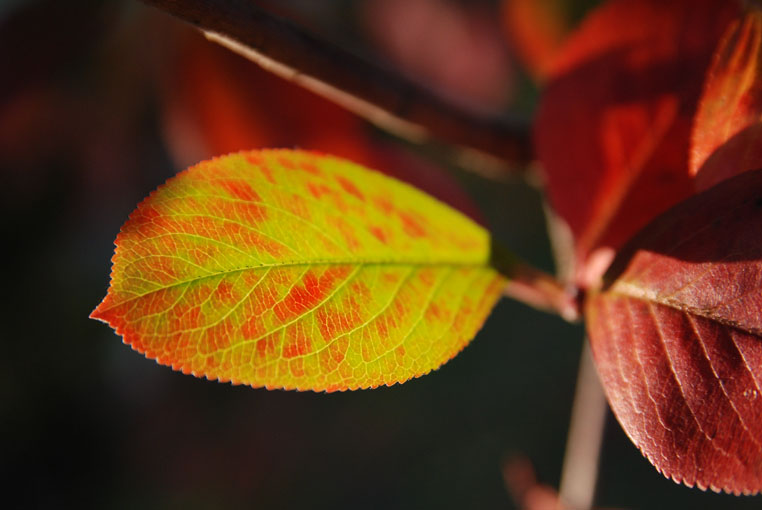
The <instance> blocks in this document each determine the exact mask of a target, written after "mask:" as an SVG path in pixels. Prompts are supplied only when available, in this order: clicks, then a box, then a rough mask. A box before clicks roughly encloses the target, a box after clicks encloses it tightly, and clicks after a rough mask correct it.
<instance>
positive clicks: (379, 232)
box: [368, 226, 389, 244]
mask: <svg viewBox="0 0 762 510" xmlns="http://www.w3.org/2000/svg"><path fill="white" fill-rule="evenodd" d="M368 231H370V233H371V234H373V236H374V237H375V238H376V239H378V240H379V241H381V242H382V243H384V244H389V238H388V237H387V236H386V232H385V231H384V229H382V228H381V227H376V226H371V227H368Z"/></svg>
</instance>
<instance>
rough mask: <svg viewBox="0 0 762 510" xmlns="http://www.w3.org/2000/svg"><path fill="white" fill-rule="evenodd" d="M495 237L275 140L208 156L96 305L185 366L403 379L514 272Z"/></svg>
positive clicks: (353, 383)
mask: <svg viewBox="0 0 762 510" xmlns="http://www.w3.org/2000/svg"><path fill="white" fill-rule="evenodd" d="M489 243H490V240H489V236H488V234H487V232H486V231H484V230H483V229H482V228H481V227H479V226H478V225H476V224H474V223H473V222H471V221H470V220H468V219H467V218H465V217H464V216H462V215H461V214H459V213H457V212H456V211H454V210H451V209H449V208H448V207H447V206H445V205H444V204H442V203H440V202H437V201H436V200H434V199H432V198H430V197H428V196H426V195H425V194H423V193H421V192H419V191H417V190H415V189H413V188H411V187H409V186H406V185H404V184H402V183H399V182H397V181H394V180H392V179H389V178H387V177H384V176H382V175H381V174H378V173H375V172H372V171H369V170H367V169H364V168H362V167H359V166H357V165H355V164H352V163H349V162H347V161H345V160H340V159H337V158H333V157H329V156H321V155H317V154H313V153H307V152H301V151H286V150H280V151H278V150H265V151H252V152H243V153H238V154H233V155H230V156H225V157H222V158H218V159H214V160H210V161H206V162H203V163H201V164H199V165H197V166H195V167H192V168H190V169H189V170H187V171H185V172H183V173H181V174H180V175H178V176H177V177H175V178H173V179H170V180H169V181H168V182H167V183H166V184H165V185H164V186H162V187H161V188H159V189H158V190H157V191H155V192H154V193H152V194H151V196H150V197H148V198H147V199H146V200H145V201H144V202H143V203H141V204H140V206H139V207H138V209H137V210H136V211H135V212H134V213H133V214H132V215H131V216H130V219H129V221H128V222H127V223H126V224H125V225H124V227H123V228H122V231H121V233H120V234H119V236H118V237H117V240H116V245H117V248H116V254H115V255H114V266H113V269H112V280H111V287H110V289H109V292H108V295H107V296H106V298H105V299H104V300H103V302H102V303H101V304H100V305H99V306H98V308H97V309H96V310H95V311H94V312H93V314H92V317H93V318H96V319H100V320H102V321H104V322H107V323H108V324H110V325H111V326H112V327H114V329H115V330H116V332H117V333H118V334H120V335H122V336H123V338H124V341H125V342H126V343H127V344H130V345H131V346H132V347H133V348H134V349H136V350H138V351H139V352H142V353H144V354H145V355H146V356H147V357H149V358H154V359H156V360H157V361H158V362H159V363H162V364H165V365H171V366H172V367H173V368H174V369H176V370H182V371H183V372H184V373H192V374H194V375H197V376H202V375H203V376H206V377H207V378H209V379H217V380H220V381H232V382H233V383H235V384H239V383H240V384H248V385H251V386H254V387H259V386H266V387H268V388H281V387H282V388H288V389H292V388H293V389H313V390H327V391H333V390H343V389H355V388H368V387H375V386H379V385H381V384H393V383H397V382H403V381H405V380H407V379H409V378H411V377H416V376H419V375H422V374H425V373H427V372H429V371H430V370H432V369H434V368H436V367H438V366H440V365H441V364H442V363H444V362H445V361H447V360H448V359H450V358H452V357H453V356H454V355H455V354H456V353H457V352H458V351H460V350H461V349H462V348H463V347H464V346H465V345H466V344H467V343H468V342H469V341H470V340H471V338H473V336H474V335H475V334H476V332H477V331H478V329H479V328H480V327H481V325H482V323H483V321H484V319H485V318H486V316H487V314H488V313H489V311H490V310H491V308H492V306H493V305H494V303H495V302H496V301H497V299H498V297H499V295H500V293H501V290H502V288H503V286H504V283H505V281H504V279H503V278H502V277H501V276H499V275H498V274H497V273H496V272H495V270H493V269H491V268H489V267H487V263H488V260H489V257H490V253H489V251H490V250H489Z"/></svg>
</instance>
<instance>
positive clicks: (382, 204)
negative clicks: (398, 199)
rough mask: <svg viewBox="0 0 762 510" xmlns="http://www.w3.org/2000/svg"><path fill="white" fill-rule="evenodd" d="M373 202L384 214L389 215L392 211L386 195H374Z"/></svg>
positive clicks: (392, 207)
mask: <svg viewBox="0 0 762 510" xmlns="http://www.w3.org/2000/svg"><path fill="white" fill-rule="evenodd" d="M373 203H374V204H375V206H376V207H377V208H378V210H379V211H381V213H382V214H383V215H384V216H389V215H390V214H391V213H392V211H394V206H393V205H392V202H391V201H390V200H389V199H388V198H386V197H375V198H374V199H373Z"/></svg>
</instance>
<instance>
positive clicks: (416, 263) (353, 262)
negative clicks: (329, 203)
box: [102, 259, 494, 312]
mask: <svg viewBox="0 0 762 510" xmlns="http://www.w3.org/2000/svg"><path fill="white" fill-rule="evenodd" d="M299 266H363V267H370V266H415V267H430V268H436V267H448V268H452V267H463V268H466V267H482V268H484V269H492V268H491V267H490V266H488V264H487V262H486V261H481V262H479V261H463V260H460V261H447V260H444V261H419V260H407V261H398V260H372V259H371V260H357V259H352V260H327V261H322V260H321V261H294V262H276V263H263V264H260V265H256V266H248V267H241V268H236V269H230V270H225V271H218V272H215V273H210V274H206V275H203V276H198V277H195V278H189V279H187V280H181V281H178V282H174V283H172V284H170V285H164V286H161V287H157V288H155V289H152V290H149V291H148V292H144V293H143V294H140V295H137V296H133V297H130V298H128V299H125V300H123V301H119V302H118V303H113V304H112V305H111V306H109V307H108V308H105V309H103V310H102V312H105V311H108V310H111V309H113V308H115V307H117V306H122V305H124V304H126V303H130V302H132V301H135V300H137V299H141V298H143V297H145V296H148V295H150V294H153V293H155V292H160V291H162V290H167V289H172V288H175V287H180V286H182V285H188V284H191V283H196V282H199V281H203V280H207V279H211V278H216V277H219V276H227V275H232V274H236V273H241V272H243V271H252V270H257V269H272V268H283V267H299ZM493 270H494V269H493ZM112 283H113V282H112Z"/></svg>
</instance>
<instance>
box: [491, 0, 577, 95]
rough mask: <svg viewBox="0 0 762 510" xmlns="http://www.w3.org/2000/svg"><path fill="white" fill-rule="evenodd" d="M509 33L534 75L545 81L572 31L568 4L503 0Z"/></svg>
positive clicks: (503, 14)
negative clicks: (570, 30) (570, 29)
mask: <svg viewBox="0 0 762 510" xmlns="http://www.w3.org/2000/svg"><path fill="white" fill-rule="evenodd" d="M501 5H502V18H503V26H504V27H505V33H506V35H507V36H508V38H509V39H510V41H511V42H512V43H513V46H515V51H516V54H517V56H518V57H519V59H521V61H522V63H523V64H524V65H525V66H526V67H527V69H528V70H529V72H530V73H531V74H532V77H533V78H534V79H535V80H536V81H538V82H542V81H544V80H545V78H546V77H547V75H548V70H549V69H551V68H552V63H553V60H554V59H555V58H556V55H557V53H558V51H559V49H560V47H561V45H562V43H563V41H564V39H565V38H566V37H567V35H568V32H569V25H570V24H571V22H570V20H569V18H570V13H569V12H567V11H569V10H570V9H569V8H570V6H569V5H568V3H566V2H564V1H562V0H503V1H502V2H501Z"/></svg>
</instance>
